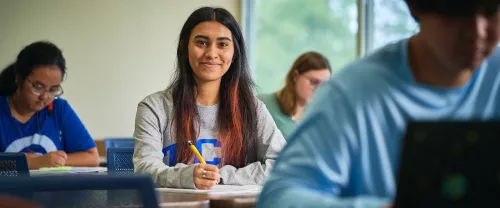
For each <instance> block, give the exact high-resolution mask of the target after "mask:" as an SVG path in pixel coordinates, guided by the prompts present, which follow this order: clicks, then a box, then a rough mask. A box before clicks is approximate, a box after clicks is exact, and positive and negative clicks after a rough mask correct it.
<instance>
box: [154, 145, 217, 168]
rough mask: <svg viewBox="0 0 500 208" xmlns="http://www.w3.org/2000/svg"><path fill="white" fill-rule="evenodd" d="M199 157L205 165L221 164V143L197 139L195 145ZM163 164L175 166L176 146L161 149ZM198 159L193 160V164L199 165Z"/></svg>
mask: <svg viewBox="0 0 500 208" xmlns="http://www.w3.org/2000/svg"><path fill="white" fill-rule="evenodd" d="M195 146H196V148H198V151H200V154H201V156H203V159H205V162H207V164H211V165H219V164H220V163H221V143H220V142H219V141H218V140H217V139H198V140H197V141H196V144H195ZM162 152H163V155H164V157H165V158H164V160H163V161H164V162H168V166H175V164H176V163H177V158H176V153H177V144H171V145H169V146H167V147H165V148H163V151H162ZM199 162H200V161H199V160H198V158H196V157H195V158H194V161H193V163H199Z"/></svg>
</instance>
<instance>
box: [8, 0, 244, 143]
mask: <svg viewBox="0 0 500 208" xmlns="http://www.w3.org/2000/svg"><path fill="white" fill-rule="evenodd" d="M240 4H241V0H203V1H200V0H182V1H180V0H141V1H136V0H106V1H101V0H71V1H65V0H0V66H1V67H2V69H3V67H4V66H6V65H7V64H9V63H11V62H12V61H14V60H15V57H16V55H17V54H18V53H19V51H20V50H21V49H22V48H23V47H24V46H25V45H27V44H29V43H30V42H33V41H36V40H50V41H52V42H54V43H56V44H57V45H58V46H59V47H60V48H61V49H62V50H63V53H64V55H65V57H66V61H67V65H68V76H67V78H66V80H65V81H64V82H63V89H64V92H65V93H64V95H63V98H65V99H67V100H68V101H69V103H70V105H71V106H72V107H73V108H74V109H75V111H76V112H77V114H78V115H79V116H80V118H81V119H82V121H83V123H84V124H85V125H86V127H87V129H88V130H89V131H90V133H91V135H92V136H93V137H94V138H104V137H123V136H128V137H130V136H131V135H132V133H133V130H134V119H135V112H136V107H137V103H138V102H139V101H140V100H142V99H143V98H144V97H145V96H147V95H148V94H151V93H153V92H156V91H159V90H163V89H165V88H166V86H167V85H168V83H169V82H170V78H171V75H172V73H173V69H174V64H175V61H174V60H175V54H176V44H177V38H178V34H179V32H180V29H181V27H182V24H183V23H184V21H185V20H186V19H187V17H188V16H189V14H191V12H192V11H194V10H195V9H197V8H199V7H201V6H205V5H211V6H221V7H224V8H226V9H228V10H229V11H230V12H231V13H232V14H233V15H234V16H235V17H236V19H238V20H240V6H241V5H240Z"/></svg>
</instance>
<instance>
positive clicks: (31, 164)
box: [24, 153, 41, 170]
mask: <svg viewBox="0 0 500 208" xmlns="http://www.w3.org/2000/svg"><path fill="white" fill-rule="evenodd" d="M24 155H26V161H27V162H28V168H29V169H30V170H35V169H40V168H41V164H40V163H39V162H38V160H37V157H39V156H38V155H35V154H32V153H25V154H24Z"/></svg>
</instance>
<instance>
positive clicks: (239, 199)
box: [157, 192, 258, 208]
mask: <svg viewBox="0 0 500 208" xmlns="http://www.w3.org/2000/svg"><path fill="white" fill-rule="evenodd" d="M157 193H158V201H159V202H160V207H176V206H177V207H189V208H195V207H196V208H198V207H199V208H201V207H203V208H208V207H210V208H222V207H254V206H255V203H256V202H257V197H258V195H257V194H255V195H233V196H208V195H203V194H186V193H171V192H157Z"/></svg>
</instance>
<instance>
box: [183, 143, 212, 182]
mask: <svg viewBox="0 0 500 208" xmlns="http://www.w3.org/2000/svg"><path fill="white" fill-rule="evenodd" d="M188 144H189V148H191V150H192V151H193V152H194V155H195V156H196V157H197V158H198V160H199V161H200V164H199V165H197V166H196V167H195V168H194V174H193V177H194V180H193V181H194V185H195V186H196V188H197V189H204V190H206V189H211V188H212V187H213V186H214V185H215V184H218V183H219V180H220V176H219V168H217V166H215V165H207V164H206V162H205V160H204V159H203V157H202V156H201V154H200V152H199V151H198V149H197V148H196V146H194V145H193V143H192V142H191V141H188Z"/></svg>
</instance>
